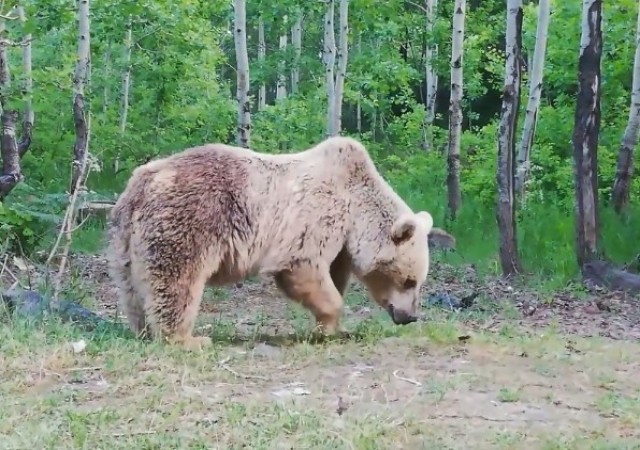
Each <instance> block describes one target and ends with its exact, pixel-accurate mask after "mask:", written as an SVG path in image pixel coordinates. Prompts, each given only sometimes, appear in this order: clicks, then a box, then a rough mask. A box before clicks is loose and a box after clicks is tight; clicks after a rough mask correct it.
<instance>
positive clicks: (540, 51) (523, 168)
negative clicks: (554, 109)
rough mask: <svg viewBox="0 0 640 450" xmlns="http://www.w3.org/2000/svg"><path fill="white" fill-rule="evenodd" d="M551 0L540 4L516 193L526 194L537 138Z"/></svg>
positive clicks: (543, 0)
mask: <svg viewBox="0 0 640 450" xmlns="http://www.w3.org/2000/svg"><path fill="white" fill-rule="evenodd" d="M550 11H551V10H550V8H549V0H540V3H539V4H538V27H537V30H536V46H535V49H534V50H533V63H532V64H531V69H530V73H531V76H530V78H529V100H528V102H527V113H526V115H525V118H524V128H523V131H522V142H521V143H520V149H519V151H518V169H517V172H516V192H517V193H522V192H524V183H525V181H526V178H527V173H528V171H529V165H530V157H531V146H532V145H533V138H534V136H535V129H536V124H537V121H538V110H539V109H540V96H541V95H542V78H543V73H544V60H545V51H546V49H547V35H548V31H549V17H550Z"/></svg>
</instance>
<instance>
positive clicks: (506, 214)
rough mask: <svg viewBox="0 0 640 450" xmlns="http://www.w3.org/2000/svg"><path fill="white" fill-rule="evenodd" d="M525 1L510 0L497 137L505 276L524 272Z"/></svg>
mask: <svg viewBox="0 0 640 450" xmlns="http://www.w3.org/2000/svg"><path fill="white" fill-rule="evenodd" d="M521 52H522V0H507V31H506V55H507V60H506V63H505V80H504V91H503V93H502V112H501V117H500V128H499V136H498V170H497V174H496V175H497V176H496V179H497V182H498V213H497V216H496V217H497V221H498V228H499V230H500V252H499V253H500V264H501V266H502V273H503V275H504V276H510V275H514V274H516V273H518V272H520V271H521V267H520V260H519V258H518V243H517V234H516V200H515V193H514V181H515V180H514V176H515V170H514V169H515V166H514V158H515V150H516V147H515V134H516V129H517V123H518V110H519V106H520V83H521V70H522V68H521V63H520V61H521V55H522V53H521Z"/></svg>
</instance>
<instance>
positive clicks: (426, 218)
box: [416, 211, 433, 233]
mask: <svg viewBox="0 0 640 450" xmlns="http://www.w3.org/2000/svg"><path fill="white" fill-rule="evenodd" d="M416 217H417V218H418V219H420V220H422V221H423V222H424V227H425V229H426V230H427V233H430V232H431V229H432V228H433V217H431V214H429V213H428V212H427V211H420V212H419V213H416Z"/></svg>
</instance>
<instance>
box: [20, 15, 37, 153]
mask: <svg viewBox="0 0 640 450" xmlns="http://www.w3.org/2000/svg"><path fill="white" fill-rule="evenodd" d="M17 12H18V17H19V18H20V21H21V22H22V23H23V25H24V24H25V23H26V21H27V17H26V15H25V13H24V7H22V6H18V7H17ZM31 37H32V36H31V33H28V34H25V36H24V38H23V40H24V42H25V44H24V46H23V47H22V71H23V72H24V92H25V101H24V117H23V118H22V137H21V139H20V143H19V144H18V151H19V153H20V157H22V156H23V155H24V154H25V153H26V152H27V150H29V147H30V145H31V136H32V134H33V123H34V122H35V113H34V111H33V101H32V92H33V77H32V75H31V73H32V58H31Z"/></svg>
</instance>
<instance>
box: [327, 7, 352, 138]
mask: <svg viewBox="0 0 640 450" xmlns="http://www.w3.org/2000/svg"><path fill="white" fill-rule="evenodd" d="M334 15H335V1H334V0H329V1H328V2H327V11H326V13H325V22H324V50H323V61H324V64H325V71H326V83H327V135H328V136H336V135H338V134H339V133H340V129H341V127H342V97H343V93H344V79H345V76H346V72H347V59H348V38H349V0H340V9H339V28H340V34H339V47H338V48H337V49H336V39H335V30H334ZM336 60H337V62H338V67H337V72H336V69H335V65H336Z"/></svg>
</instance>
